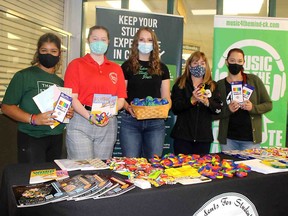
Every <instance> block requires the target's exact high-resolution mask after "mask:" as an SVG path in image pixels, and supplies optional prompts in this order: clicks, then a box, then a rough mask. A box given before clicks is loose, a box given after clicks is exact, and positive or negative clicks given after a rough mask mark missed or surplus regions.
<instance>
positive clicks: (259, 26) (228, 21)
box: [211, 16, 288, 152]
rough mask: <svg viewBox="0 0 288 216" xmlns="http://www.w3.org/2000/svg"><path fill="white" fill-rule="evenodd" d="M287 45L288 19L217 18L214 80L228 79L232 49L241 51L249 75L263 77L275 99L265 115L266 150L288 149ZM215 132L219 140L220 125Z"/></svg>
mask: <svg viewBox="0 0 288 216" xmlns="http://www.w3.org/2000/svg"><path fill="white" fill-rule="evenodd" d="M287 43H288V19H283V18H270V17H269V18H268V17H239V16H237V17H232V16H215V19H214V53H213V76H214V79H215V80H216V81H217V80H219V79H222V78H224V77H226V76H227V71H228V69H227V67H226V65H225V59H226V57H227V53H228V51H229V50H230V49H232V48H241V49H243V51H244V53H245V65H244V69H245V73H251V74H255V75H257V76H258V77H260V78H261V80H262V81H263V83H264V85H265V87H266V89H267V91H268V93H269V95H270V97H271V99H272V102H273V109H272V111H270V112H268V113H266V114H264V115H263V125H262V144H261V146H262V147H264V146H266V147H270V146H276V147H284V146H286V126H287V124H286V120H287V91H286V83H287V76H286V71H287V68H288V61H287V59H288V52H287ZM213 131H214V138H215V139H217V135H218V122H214V126H213ZM218 144H219V143H218V142H217V141H215V142H214V144H213V145H212V147H211V151H212V152H218V151H220V148H219V146H218Z"/></svg>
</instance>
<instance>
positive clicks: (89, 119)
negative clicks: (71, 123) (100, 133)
mask: <svg viewBox="0 0 288 216" xmlns="http://www.w3.org/2000/svg"><path fill="white" fill-rule="evenodd" d="M92 117H93V115H91V114H90V115H89V118H88V121H89V123H90V124H91V125H93V124H94V122H93V121H92Z"/></svg>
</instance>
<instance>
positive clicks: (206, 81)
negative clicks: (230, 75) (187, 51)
mask: <svg viewBox="0 0 288 216" xmlns="http://www.w3.org/2000/svg"><path fill="white" fill-rule="evenodd" d="M200 58H202V59H203V60H204V61H205V64H206V72H205V75H204V78H203V83H204V84H208V85H210V90H211V91H212V92H213V91H214V89H215V88H216V86H215V82H214V81H213V80H212V75H211V74H212V73H211V69H210V66H209V62H208V59H207V58H206V56H205V54H204V53H203V52H200V51H196V52H194V53H192V54H191V55H190V56H189V58H188V59H187V61H186V65H185V69H184V72H183V74H182V75H181V76H180V77H179V78H178V80H179V85H178V86H179V88H180V89H183V88H184V87H185V84H186V81H187V80H189V78H190V76H191V73H190V71H189V67H190V65H191V62H193V61H198V60H199V59H200Z"/></svg>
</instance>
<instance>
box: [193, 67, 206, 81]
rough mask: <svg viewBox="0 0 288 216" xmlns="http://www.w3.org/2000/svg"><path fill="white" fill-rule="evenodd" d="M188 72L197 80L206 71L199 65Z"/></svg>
mask: <svg viewBox="0 0 288 216" xmlns="http://www.w3.org/2000/svg"><path fill="white" fill-rule="evenodd" d="M189 71H190V73H191V74H192V76H194V77H198V78H199V77H203V76H204V74H205V72H206V69H205V68H204V67H203V66H201V65H197V66H195V67H189Z"/></svg>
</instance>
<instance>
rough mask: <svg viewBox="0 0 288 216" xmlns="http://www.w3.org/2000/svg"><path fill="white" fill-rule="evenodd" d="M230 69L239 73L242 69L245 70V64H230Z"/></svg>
mask: <svg viewBox="0 0 288 216" xmlns="http://www.w3.org/2000/svg"><path fill="white" fill-rule="evenodd" d="M228 69H229V71H230V73H231V74H233V75H237V74H238V73H239V72H240V71H241V70H243V65H239V64H228Z"/></svg>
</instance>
